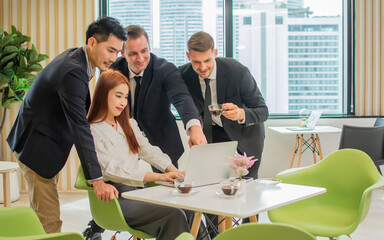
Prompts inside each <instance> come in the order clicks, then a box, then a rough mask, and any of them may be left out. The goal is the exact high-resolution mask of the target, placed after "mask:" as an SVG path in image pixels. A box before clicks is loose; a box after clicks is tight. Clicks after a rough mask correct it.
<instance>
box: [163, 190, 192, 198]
mask: <svg viewBox="0 0 384 240" xmlns="http://www.w3.org/2000/svg"><path fill="white" fill-rule="evenodd" d="M169 192H170V193H171V194H172V195H175V196H183V197H185V196H191V195H194V194H196V193H198V192H199V191H198V190H196V189H192V190H191V191H190V192H189V193H179V192H178V191H177V190H176V189H172V190H171V191H169Z"/></svg>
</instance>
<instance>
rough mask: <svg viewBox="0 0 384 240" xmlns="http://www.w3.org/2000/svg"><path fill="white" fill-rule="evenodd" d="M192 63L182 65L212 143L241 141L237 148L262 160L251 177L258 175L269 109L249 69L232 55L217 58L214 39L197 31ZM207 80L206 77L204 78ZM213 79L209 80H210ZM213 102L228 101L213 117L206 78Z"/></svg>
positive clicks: (190, 47)
mask: <svg viewBox="0 0 384 240" xmlns="http://www.w3.org/2000/svg"><path fill="white" fill-rule="evenodd" d="M187 45H188V52H187V56H188V59H189V60H190V63H187V64H185V65H183V66H180V67H179V70H180V72H181V75H182V77H183V79H184V81H185V83H186V84H187V87H188V90H189V92H190V93H191V95H192V97H193V100H194V101H195V104H196V107H197V109H198V111H199V113H200V114H201V115H202V117H203V118H205V119H209V121H206V120H204V121H203V122H204V127H203V131H204V133H205V135H206V137H207V140H208V142H223V141H234V140H236V141H238V142H239V144H238V148H237V151H238V152H239V153H241V154H243V153H244V152H245V153H246V154H247V156H255V158H257V159H259V161H257V162H255V163H254V164H253V166H252V167H251V168H250V169H249V174H248V175H247V176H250V177H253V178H257V176H258V173H257V172H258V169H259V166H260V162H261V161H260V160H261V154H262V152H263V147H264V137H265V130H264V123H263V122H265V121H266V120H267V118H268V108H267V106H266V105H265V101H264V98H263V96H262V95H261V92H260V90H259V88H258V87H257V84H256V81H255V79H254V78H253V77H252V75H251V73H250V72H249V70H248V68H247V67H245V66H243V65H242V64H240V63H239V62H237V61H236V60H233V59H231V58H217V49H215V47H214V42H213V38H212V37H211V36H210V35H209V34H208V33H205V32H197V33H195V34H193V35H192V36H191V38H190V39H189V40H188V43H187ZM204 79H206V80H204ZM208 79H209V80H208ZM207 80H208V82H209V83H208V85H209V89H208V90H210V96H211V98H210V99H209V103H210V104H224V105H223V109H224V111H223V114H222V115H221V116H219V117H212V116H211V115H210V114H209V112H208V111H207V109H204V107H207V106H206V105H207V99H205V94H206V89H207V87H206V81H207Z"/></svg>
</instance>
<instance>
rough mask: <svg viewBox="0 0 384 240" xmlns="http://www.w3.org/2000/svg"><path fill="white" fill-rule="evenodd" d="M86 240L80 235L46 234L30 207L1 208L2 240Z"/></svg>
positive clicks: (0, 233)
mask: <svg viewBox="0 0 384 240" xmlns="http://www.w3.org/2000/svg"><path fill="white" fill-rule="evenodd" d="M12 239H15V240H16V239H17V240H38V239H42V240H44V239H50V240H84V238H83V236H81V235H80V234H79V233H48V234H46V233H45V230H44V228H43V225H41V223H40V220H39V218H38V217H37V215H36V213H35V212H34V211H33V210H32V208H29V207H6V208H0V240H12Z"/></svg>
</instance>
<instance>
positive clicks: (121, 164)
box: [91, 118, 172, 187]
mask: <svg viewBox="0 0 384 240" xmlns="http://www.w3.org/2000/svg"><path fill="white" fill-rule="evenodd" d="M129 121H130V124H131V127H132V129H133V132H134V133H135V135H136V138H137V141H138V143H139V145H140V150H139V153H138V154H133V153H131V152H130V151H129V146H128V143H127V139H126V138H125V135H124V132H123V130H122V129H121V127H120V125H119V124H117V131H116V130H115V129H114V128H113V127H112V126H111V125H109V124H108V123H106V122H98V123H92V124H91V132H92V135H93V139H94V142H95V149H96V154H97V158H98V161H99V164H100V167H101V170H102V172H103V178H104V180H106V181H108V180H109V181H113V182H117V183H124V184H126V185H130V186H139V187H142V186H144V183H143V180H144V176H145V174H146V172H145V171H140V169H139V158H140V159H142V160H144V161H146V162H148V163H149V164H151V165H152V166H154V167H156V168H158V169H159V170H161V171H163V172H164V171H165V169H166V168H167V167H169V166H171V165H172V162H171V159H170V158H169V157H168V155H166V154H164V153H163V152H162V151H161V150H160V148H158V147H156V146H152V145H151V144H150V143H149V142H148V139H147V138H146V137H144V135H143V134H142V132H141V131H140V129H139V127H138V125H137V122H136V121H135V120H134V119H132V118H131V119H130V120H129Z"/></svg>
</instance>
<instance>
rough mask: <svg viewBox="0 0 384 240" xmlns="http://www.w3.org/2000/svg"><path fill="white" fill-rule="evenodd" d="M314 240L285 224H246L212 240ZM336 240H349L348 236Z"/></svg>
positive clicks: (188, 237)
mask: <svg viewBox="0 0 384 240" xmlns="http://www.w3.org/2000/svg"><path fill="white" fill-rule="evenodd" d="M233 239H241V240H254V239H268V240H316V237H315V236H313V235H312V234H310V233H309V232H307V231H305V230H303V229H301V228H298V227H296V226H293V225H289V224H285V223H272V224H271V223H246V224H243V225H240V226H238V227H236V228H231V229H229V230H227V231H225V232H223V233H220V234H219V235H217V236H216V237H215V238H214V239H213V240H233ZM175 240H194V238H193V236H192V234H190V233H182V234H180V235H179V236H178V237H177V238H176V239H175ZM336 240H350V238H349V237H348V236H345V235H344V236H340V237H337V238H336Z"/></svg>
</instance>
